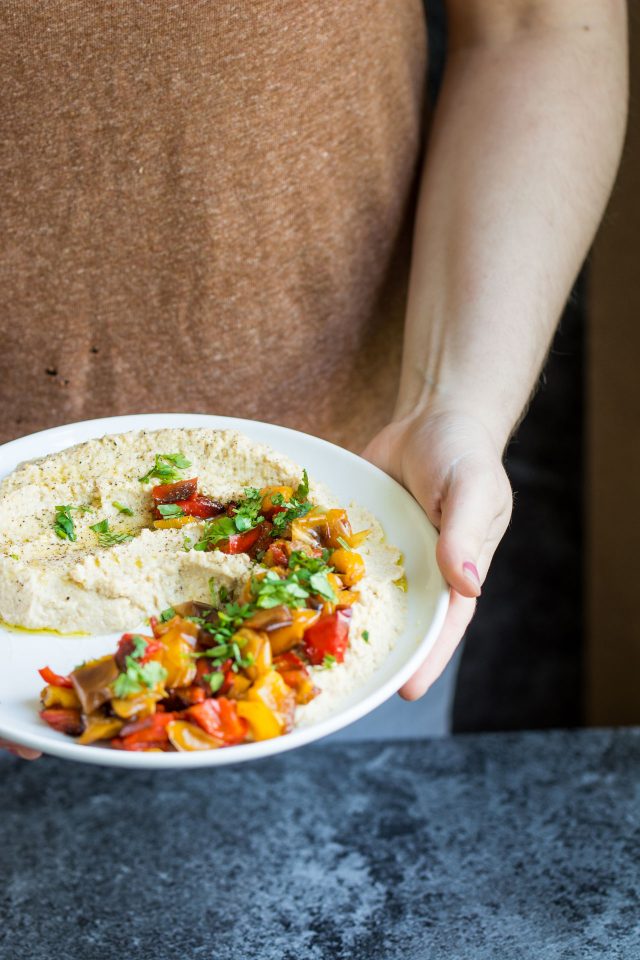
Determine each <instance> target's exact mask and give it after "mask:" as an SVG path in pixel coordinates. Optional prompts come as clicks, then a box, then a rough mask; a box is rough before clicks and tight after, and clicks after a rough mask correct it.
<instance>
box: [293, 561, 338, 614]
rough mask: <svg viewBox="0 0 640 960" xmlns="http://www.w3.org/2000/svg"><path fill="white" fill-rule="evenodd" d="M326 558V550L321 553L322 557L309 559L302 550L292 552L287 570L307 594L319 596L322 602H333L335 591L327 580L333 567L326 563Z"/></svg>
mask: <svg viewBox="0 0 640 960" xmlns="http://www.w3.org/2000/svg"><path fill="white" fill-rule="evenodd" d="M328 556H329V551H328V550H323V551H322V557H310V556H309V555H308V554H306V553H304V551H302V550H294V551H293V553H292V554H291V556H290V557H289V569H290V570H292V571H293V574H294V576H295V577H296V579H297V581H298V583H300V584H301V585H302V586H304V587H305V588H306V589H307V590H308V592H309V593H316V594H319V595H320V596H321V597H322V598H323V599H324V600H331V601H333V602H335V600H336V599H337V597H336V594H335V590H334V589H333V587H332V586H331V584H330V582H329V580H328V579H327V578H328V575H329V574H330V573H332V572H333V567H331V566H329V564H328V563H327V559H328Z"/></svg>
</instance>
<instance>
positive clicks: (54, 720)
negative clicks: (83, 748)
mask: <svg viewBox="0 0 640 960" xmlns="http://www.w3.org/2000/svg"><path fill="white" fill-rule="evenodd" d="M40 716H41V717H42V719H43V720H44V721H45V723H48V724H49V726H50V727H53V729H54V730H58V732H59V733H66V734H67V735H68V736H70V737H79V736H80V734H81V733H82V731H83V730H84V723H83V721H82V716H81V714H80V711H79V710H75V709H73V708H72V707H50V708H49V709H48V710H41V711H40Z"/></svg>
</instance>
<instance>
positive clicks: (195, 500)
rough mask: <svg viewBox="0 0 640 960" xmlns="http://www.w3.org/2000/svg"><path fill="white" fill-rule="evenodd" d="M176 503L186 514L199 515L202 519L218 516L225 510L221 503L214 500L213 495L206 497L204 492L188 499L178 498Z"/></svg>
mask: <svg viewBox="0 0 640 960" xmlns="http://www.w3.org/2000/svg"><path fill="white" fill-rule="evenodd" d="M175 503H176V506H177V507H181V509H182V512H183V513H184V514H185V515H186V516H188V517H199V518H200V519H201V520H210V519H211V517H217V516H218V515H219V514H220V513H222V512H223V510H224V507H223V506H222V504H221V503H218V501H217V500H212V499H211V497H205V496H204V494H202V493H197V494H195V495H194V496H193V497H190V498H189V499H188V500H176V501H175Z"/></svg>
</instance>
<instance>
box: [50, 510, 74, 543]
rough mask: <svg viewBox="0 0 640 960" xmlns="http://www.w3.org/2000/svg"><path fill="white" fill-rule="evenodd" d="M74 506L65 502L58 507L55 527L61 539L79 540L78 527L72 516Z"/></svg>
mask: <svg viewBox="0 0 640 960" xmlns="http://www.w3.org/2000/svg"><path fill="white" fill-rule="evenodd" d="M72 510H73V507H72V506H71V505H70V504H63V505H62V506H59V507H56V518H55V520H54V523H53V529H54V530H55V532H56V534H57V535H58V536H59V537H60V539H61V540H77V537H76V528H75V524H74V522H73V518H72V516H71V511H72Z"/></svg>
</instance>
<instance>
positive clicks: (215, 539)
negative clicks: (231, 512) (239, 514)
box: [193, 515, 237, 550]
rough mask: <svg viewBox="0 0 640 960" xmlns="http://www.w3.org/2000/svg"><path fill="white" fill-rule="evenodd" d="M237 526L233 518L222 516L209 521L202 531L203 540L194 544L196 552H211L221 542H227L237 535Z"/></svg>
mask: <svg viewBox="0 0 640 960" xmlns="http://www.w3.org/2000/svg"><path fill="white" fill-rule="evenodd" d="M236 532H237V531H236V525H235V523H234V522H233V520H232V519H231V517H227V516H224V515H223V516H221V517H216V518H215V519H214V520H209V521H208V522H207V523H206V524H205V526H204V530H203V531H202V540H198V542H197V543H196V544H194V546H193V549H194V550H209V549H212V548H213V547H215V545H216V544H217V543H220V541H221V540H227V539H228V538H229V537H232V536H233V535H234V534H235V533H236Z"/></svg>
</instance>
